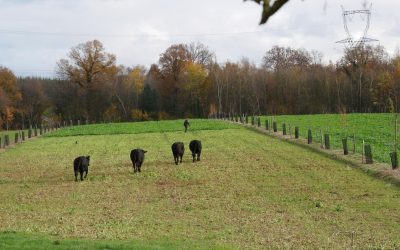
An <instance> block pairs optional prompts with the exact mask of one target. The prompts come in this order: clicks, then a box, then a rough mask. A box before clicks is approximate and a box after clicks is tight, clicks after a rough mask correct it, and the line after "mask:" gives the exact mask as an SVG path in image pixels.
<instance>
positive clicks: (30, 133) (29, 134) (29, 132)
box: [28, 128, 32, 138]
mask: <svg viewBox="0 0 400 250" xmlns="http://www.w3.org/2000/svg"><path fill="white" fill-rule="evenodd" d="M31 137H32V128H29V130H28V138H31Z"/></svg>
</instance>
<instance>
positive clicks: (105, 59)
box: [0, 40, 400, 129]
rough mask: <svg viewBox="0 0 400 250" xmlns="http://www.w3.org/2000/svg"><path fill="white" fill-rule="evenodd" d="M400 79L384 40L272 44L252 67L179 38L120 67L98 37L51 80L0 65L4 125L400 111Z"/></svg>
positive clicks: (398, 63)
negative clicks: (337, 51) (343, 45)
mask: <svg viewBox="0 0 400 250" xmlns="http://www.w3.org/2000/svg"><path fill="white" fill-rule="evenodd" d="M399 86H400V56H399V55H395V56H392V57H391V56H389V55H388V53H387V52H386V50H385V49H384V48H383V47H382V46H360V47H357V48H351V49H346V50H345V51H344V54H343V56H342V57H341V58H340V59H339V60H338V61H337V62H335V63H333V62H330V63H329V64H324V63H323V60H322V54H321V53H319V52H317V51H306V50H303V49H296V48H290V47H280V46H275V47H273V48H271V49H270V50H268V51H266V53H265V55H264V57H263V60H262V63H261V64H260V65H256V64H255V63H252V62H250V61H249V60H248V59H246V58H243V59H242V60H240V61H238V62H229V61H228V62H225V63H218V62H217V61H216V55H215V53H214V52H212V51H211V50H210V49H209V48H208V47H207V46H205V45H204V44H201V43H197V44H174V45H171V46H170V47H169V48H167V49H166V50H165V51H164V52H163V53H161V54H160V57H159V60H158V62H157V63H154V64H152V65H151V66H150V68H146V67H144V66H141V65H137V66H133V67H127V66H124V65H117V64H116V56H115V55H113V54H111V53H108V52H106V51H105V48H104V46H103V44H102V43H101V42H100V41H97V40H93V41H88V42H86V43H82V44H79V45H78V46H76V47H74V48H72V49H71V50H70V52H69V53H68V55H67V57H66V58H64V59H61V60H60V61H58V62H57V77H56V78H53V79H46V78H36V77H23V78H22V77H16V76H15V75H14V73H13V72H12V71H11V70H9V69H7V68H5V67H0V112H1V117H0V125H1V127H2V129H9V128H23V127H28V126H32V125H35V124H42V123H57V122H61V121H63V120H68V121H69V120H74V121H76V120H81V121H88V122H90V123H92V122H122V121H143V120H161V119H171V118H183V117H201V118H205V117H209V116H215V115H222V114H243V113H247V114H256V115H260V114H314V113H338V112H358V113H360V112H395V111H397V100H398V96H399V94H398V93H399V91H398V88H399Z"/></svg>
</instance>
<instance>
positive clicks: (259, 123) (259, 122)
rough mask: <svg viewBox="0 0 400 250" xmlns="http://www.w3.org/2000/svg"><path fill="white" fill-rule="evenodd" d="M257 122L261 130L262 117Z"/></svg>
mask: <svg viewBox="0 0 400 250" xmlns="http://www.w3.org/2000/svg"><path fill="white" fill-rule="evenodd" d="M257 122H258V127H259V128H260V127H261V117H258V118H257Z"/></svg>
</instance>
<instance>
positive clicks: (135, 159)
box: [131, 148, 147, 173]
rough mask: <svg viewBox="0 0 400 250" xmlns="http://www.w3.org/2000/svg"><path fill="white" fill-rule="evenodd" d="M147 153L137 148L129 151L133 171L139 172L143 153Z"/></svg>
mask: <svg viewBox="0 0 400 250" xmlns="http://www.w3.org/2000/svg"><path fill="white" fill-rule="evenodd" d="M145 153H147V151H145V150H143V149H140V148H137V149H134V150H132V151H131V161H132V164H133V172H134V173H136V172H138V171H139V172H140V168H141V167H142V164H143V161H144V154H145Z"/></svg>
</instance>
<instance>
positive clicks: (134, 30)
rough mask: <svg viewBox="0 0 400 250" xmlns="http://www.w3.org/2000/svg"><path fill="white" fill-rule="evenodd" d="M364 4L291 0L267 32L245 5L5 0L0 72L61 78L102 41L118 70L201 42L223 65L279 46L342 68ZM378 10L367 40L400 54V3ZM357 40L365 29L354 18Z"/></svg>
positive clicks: (234, 0)
mask: <svg viewBox="0 0 400 250" xmlns="http://www.w3.org/2000/svg"><path fill="white" fill-rule="evenodd" d="M363 2H364V1H363V0H304V1H301V0H291V1H290V2H289V3H288V4H286V5H285V6H284V7H283V8H282V9H281V11H279V12H278V13H277V14H275V15H274V16H273V17H272V18H271V19H270V20H269V22H268V23H267V24H266V25H262V26H259V25H258V23H259V20H260V14H261V7H260V6H258V5H257V4H255V3H253V2H243V1H242V0H0V65H2V66H5V67H8V68H10V69H11V70H13V71H14V73H15V74H16V75H19V76H21V75H24V76H26V75H32V76H54V70H55V67H56V62H57V61H58V60H60V59H61V58H66V56H67V54H68V52H69V50H70V48H71V47H74V46H76V45H78V44H80V43H83V42H86V41H89V40H93V39H99V40H100V41H101V42H102V43H103V44H104V46H105V48H106V51H107V52H111V53H114V54H116V56H117V61H118V64H123V65H126V66H133V65H137V64H141V65H144V66H146V67H147V68H148V67H149V66H150V64H152V63H157V61H158V58H159V55H160V54H161V53H163V52H164V51H165V50H166V49H167V48H168V47H169V46H170V45H172V44H176V43H191V42H201V43H203V44H205V45H207V46H208V47H209V49H210V50H212V51H214V52H215V54H216V56H217V60H218V61H219V62H225V61H228V60H229V61H238V60H240V59H241V58H243V57H247V58H249V60H250V61H251V62H254V63H256V64H260V63H261V59H262V57H263V55H264V54H265V52H266V51H268V50H269V49H271V48H272V46H274V45H279V46H290V47H293V48H303V49H306V50H310V51H311V50H318V51H320V52H322V54H323V56H324V58H323V61H324V62H329V60H332V61H336V60H337V59H338V58H339V57H340V56H341V54H342V53H343V45H342V44H337V43H335V41H338V40H342V39H345V38H346V33H345V31H344V28H343V19H342V9H341V5H343V7H344V8H345V9H346V10H355V9H361V8H362V3H363ZM369 3H372V17H371V27H370V29H369V32H368V36H369V37H371V38H377V39H379V42H377V43H374V44H381V45H383V46H384V47H385V48H386V49H387V51H388V52H389V54H390V55H394V53H396V51H398V48H399V34H400V15H399V14H398V11H399V10H400V1H398V0H375V1H369ZM349 25H350V26H354V27H353V28H354V30H353V31H352V32H353V33H354V34H358V33H359V32H358V31H359V30H362V28H361V25H364V22H363V21H362V19H361V18H360V17H359V16H357V17H354V18H353V20H352V22H351V23H349Z"/></svg>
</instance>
